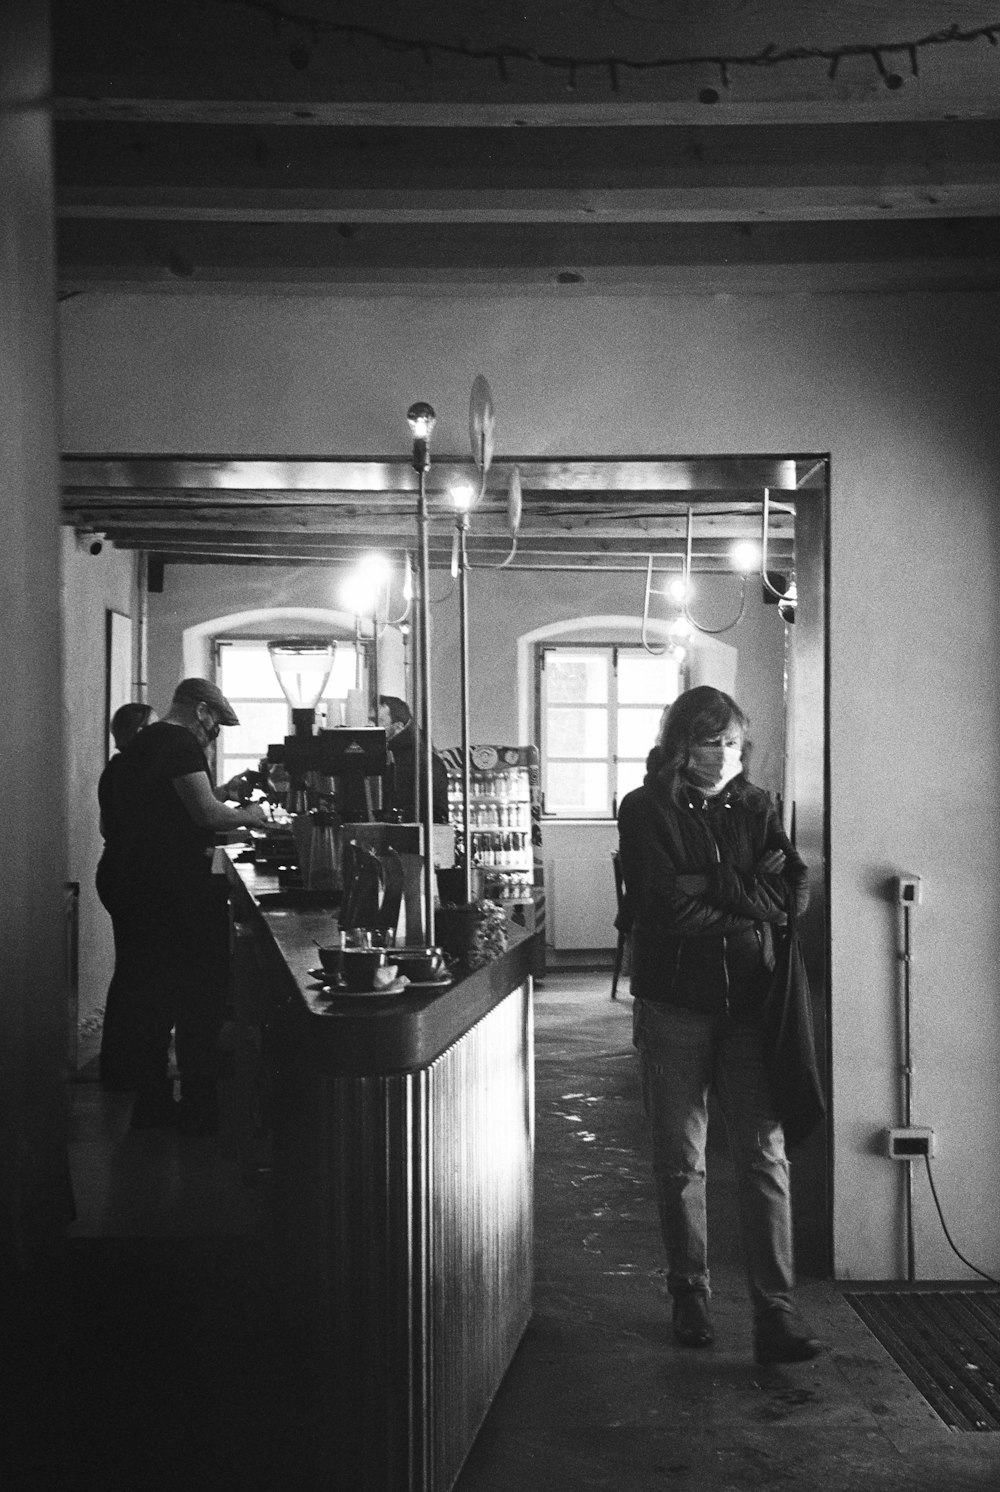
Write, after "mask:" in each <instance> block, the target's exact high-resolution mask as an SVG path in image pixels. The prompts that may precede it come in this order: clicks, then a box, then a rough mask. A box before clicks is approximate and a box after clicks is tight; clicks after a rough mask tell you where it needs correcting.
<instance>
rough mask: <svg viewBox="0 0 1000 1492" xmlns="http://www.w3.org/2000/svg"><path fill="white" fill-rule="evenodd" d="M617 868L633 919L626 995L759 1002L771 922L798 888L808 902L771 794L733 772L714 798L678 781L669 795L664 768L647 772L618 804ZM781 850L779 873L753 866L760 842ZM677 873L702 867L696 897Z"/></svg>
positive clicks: (734, 1005) (769, 959)
mask: <svg viewBox="0 0 1000 1492" xmlns="http://www.w3.org/2000/svg"><path fill="white" fill-rule="evenodd" d="M618 833H619V840H620V849H621V859H622V870H623V873H624V878H625V894H626V899H627V907H628V914H629V916H630V917H631V919H632V993H633V995H635V996H636V997H637V998H639V999H644V1000H655V1001H662V1002H664V1003H666V1004H670V1005H679V1006H683V1007H685V1008H686V1009H689V1010H698V1011H703V1012H705V1013H707V1014H721V1013H723V1012H725V1011H729V1012H731V1013H732V1014H740V1013H742V1012H745V1011H747V1010H749V1009H753V1008H759V1005H760V1002H761V1001H762V999H763V996H764V992H765V990H766V988H767V984H768V979H769V974H770V971H771V970H773V968H774V940H773V936H772V932H771V926H772V924H775V923H783V922H784V921H785V911H786V907H787V906H788V905H789V899H790V898H791V897H792V896H794V897H795V899H796V904H797V906H798V909H799V910H803V909H804V908H805V905H806V902H807V900H808V871H807V869H806V866H805V863H804V862H803V860H802V859H801V857H800V856H799V855H798V854H797V853H796V851H795V849H794V848H793V846H792V844H791V842H790V841H789V839H788V837H787V835H786V834H785V832H784V830H783V829H782V827H781V822H780V820H779V818H778V813H777V810H776V808H775V806H774V804H773V802H772V801H771V798H770V797H769V796H768V794H767V793H765V792H763V791H762V790H761V789H760V788H757V787H753V786H752V785H751V784H750V783H748V782H747V781H746V780H745V778H743V777H742V776H741V777H737V778H736V779H735V780H734V781H733V782H731V783H730V784H729V785H728V787H727V788H725V789H724V790H723V792H722V793H720V794H719V795H718V797H714V798H705V797H703V796H702V794H701V793H699V792H698V791H697V790H696V789H694V788H683V789H682V791H681V802H680V804H679V805H678V804H675V803H673V802H672V801H671V798H670V795H669V793H668V790H667V782H666V778H665V776H663V775H658V776H656V775H653V776H650V775H647V778H646V781H645V782H644V783H643V785H642V787H640V788H636V789H635V790H634V791H633V792H631V793H628V794H627V795H626V796H625V797H624V798H623V799H622V802H621V806H620V808H619V810H618ZM773 849H780V850H783V851H784V853H785V856H786V862H785V869H784V871H783V873H782V874H781V875H764V874H761V873H758V872H757V871H756V870H755V869H754V867H755V865H756V864H757V862H758V861H759V859H760V857H761V856H762V855H763V854H764V853H765V851H766V850H773ZM681 875H704V876H705V877H707V888H706V890H705V891H704V892H703V893H701V894H699V895H689V894H687V893H685V892H683V891H682V890H681V889H680V887H679V886H678V884H677V877H678V876H681Z"/></svg>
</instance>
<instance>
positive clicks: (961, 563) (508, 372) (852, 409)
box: [62, 292, 1000, 1277]
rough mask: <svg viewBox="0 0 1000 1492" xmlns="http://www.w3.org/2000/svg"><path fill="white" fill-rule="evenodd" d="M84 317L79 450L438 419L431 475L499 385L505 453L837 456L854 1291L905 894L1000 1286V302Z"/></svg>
mask: <svg viewBox="0 0 1000 1492" xmlns="http://www.w3.org/2000/svg"><path fill="white" fill-rule="evenodd" d="M62 314H63V333H64V380H65V444H66V446H67V447H68V448H76V449H80V450H92V451H98V450H115V449H120V450H134V451H156V450H160V451H204V452H210V451H225V450H233V451H245V452H251V451H254V452H275V453H280V452H289V453H294V452H303V453H310V452H315V453H323V452H329V453H335V454H338V453H339V454H380V453H383V452H400V453H402V452H405V450H406V449H407V446H408V434H407V431H406V429H405V425H404V413H405V410H406V408H407V406H408V405H409V403H410V402H411V401H412V400H414V399H417V398H424V399H429V400H430V401H431V402H432V403H433V404H434V406H435V408H436V409H437V411H438V416H439V423H438V427H437V430H436V431H435V444H436V448H437V449H438V450H439V451H442V452H456V453H464V451H465V450H466V448H467V419H468V397H469V389H470V386H471V383H472V379H473V377H474V376H475V375H476V374H477V373H480V372H483V373H485V374H486V375H487V377H488V378H489V380H490V383H491V386H492V389H493V395H494V402H495V405H496V408H497V411H498V432H497V437H498V450H499V451H500V452H502V453H504V454H538V455H544V454H555V455H574V454H580V455H586V454H604V453H608V454H615V453H620V454H631V453H638V454H642V453H662V452H673V453H688V452H690V453H695V454H698V453H712V454H724V453H745V452H768V453H780V454H787V453H793V452H830V453H831V456H832V472H833V486H832V512H831V566H832V572H831V588H830V646H831V664H832V666H831V678H830V773H831V863H830V869H831V918H832V921H831V937H832V975H833V985H832V1003H833V1023H832V1041H833V1062H834V1090H833V1104H834V1140H835V1166H834V1186H835V1199H834V1206H835V1257H836V1267H837V1270H838V1272H839V1273H840V1274H842V1275H845V1276H852V1277H892V1276H894V1275H895V1274H897V1273H898V1271H899V1267H900V1258H901V1254H900V1232H899V1197H898V1181H899V1176H898V1172H897V1171H896V1170H894V1169H893V1168H892V1166H891V1165H890V1164H889V1163H888V1162H887V1161H884V1160H882V1159H880V1158H879V1157H878V1156H877V1155H876V1154H874V1153H873V1141H874V1137H875V1136H876V1134H877V1133H878V1131H879V1130H880V1129H881V1128H882V1127H883V1126H885V1125H886V1124H887V1123H890V1122H892V1121H893V1120H894V1119H895V1116H896V1081H897V1077H896V1067H897V1054H896V1047H895V1018H894V1000H895V993H896V977H897V970H896V963H895V960H894V958H893V933H894V927H893V921H892V918H893V913H892V910H891V908H890V906H889V904H888V903H887V901H886V900H885V895H884V883H885V878H886V877H887V876H888V875H890V874H891V873H892V872H893V871H895V870H902V869H906V870H914V871H918V872H920V873H921V874H922V875H923V876H924V877H925V886H926V905H925V906H924V907H923V908H922V909H921V911H920V913H919V914H918V921H917V926H916V934H915V935H916V945H917V953H918V960H919V961H918V964H917V966H916V969H915V984H914V996H915V1010H914V1040H915V1052H916V1060H917V1066H918V1076H917V1107H916V1114H915V1117H916V1118H917V1119H918V1120H920V1121H923V1122H927V1123H932V1124H933V1125H934V1126H935V1128H936V1129H937V1131H938V1133H939V1158H938V1161H937V1178H938V1184H939V1188H940V1192H941V1195H942V1200H943V1203H944V1206H945V1208H946V1213H947V1216H948V1219H949V1223H950V1226H951V1229H952V1232H953V1235H954V1236H955V1238H956V1241H958V1242H959V1244H960V1246H961V1247H962V1249H963V1251H964V1252H965V1253H966V1254H967V1255H968V1256H969V1257H970V1258H971V1259H973V1260H974V1261H976V1262H977V1263H979V1264H980V1265H981V1267H983V1268H985V1269H987V1270H990V1271H991V1272H993V1273H996V1271H997V1270H998V1269H1000V1220H998V1215H997V1210H996V1207H995V1206H994V1205H991V1204H990V1201H989V1199H991V1198H993V1199H995V1197H996V1195H997V1194H998V1191H1000V1085H998V1083H997V1069H998V1059H1000V1017H998V1007H997V999H996V993H997V992H996V982H997V975H996V969H997V962H998V960H997V952H998V949H997V943H998V932H1000V908H998V897H997V884H998V865H997V834H996V816H997V815H996V809H995V807H994V803H993V797H994V782H995V779H996V768H997V760H996V758H997V713H998V708H997V707H998V689H997V685H998V679H997V665H996V661H995V657H996V645H997V615H996V601H995V590H996V586H995V569H996V546H997V534H996V528H997V518H996V516H995V515H996V512H997V508H996V502H995V490H996V486H997V482H998V478H1000V425H998V422H997V419H996V410H997V407H998V402H1000V400H998V395H1000V355H998V351H997V348H998V346H1000V337H998V331H1000V297H997V296H995V295H972V294H970V295H940V296H935V295H930V294H912V295H900V296H895V297H884V296H879V297H876V296H857V297H850V296H831V297H828V298H821V299H809V298H797V297H795V298H778V297H774V298H766V297H762V298H749V297H748V298H739V299H734V298H728V297H716V298H693V297H692V298H687V297H677V298H662V299H657V298H652V297H640V296H636V297H629V296H624V295H622V296H618V297H601V296H593V297H583V298H578V297H577V296H576V295H575V294H573V293H572V292H568V293H566V294H559V293H556V294H552V295H542V294H539V295H537V296H532V297H530V298H518V297H513V296H512V297H509V298H505V297H501V296H497V297H496V298H476V297H468V298H458V299H449V298H444V297H442V298H440V299H437V298H434V297H425V298H421V299H419V300H414V301H407V300H405V299H403V298H400V297H393V298H386V299H385V300H382V301H380V300H377V299H373V300H366V299H363V298H343V299H328V300H324V299H311V298H303V299H301V300H296V299H292V298H282V299H274V300H267V299H264V298H246V299H226V298H222V297H218V298H212V297H207V298H191V299H182V298H159V297H155V296H136V297H131V298H130V297H127V296H121V297H119V296H114V297H107V298H102V297H80V298H77V299H75V300H73V301H70V302H67V303H66V304H65V305H64V306H63V307H62ZM587 609H588V610H591V609H592V610H595V611H596V610H601V609H605V608H602V607H599V606H596V605H595V606H593V607H590V606H588V608H587ZM608 609H613V608H608ZM512 625H515V626H517V625H518V624H517V623H516V622H512ZM916 1221H917V1258H918V1270H919V1272H920V1274H921V1275H923V1276H925V1277H953V1276H956V1275H961V1274H962V1273H964V1270H963V1267H962V1266H961V1265H960V1264H959V1263H958V1261H957V1260H956V1259H955V1258H954V1256H953V1255H952V1254H951V1253H950V1251H949V1250H948V1247H947V1244H946V1243H945V1241H944V1238H943V1236H942V1233H941V1230H940V1227H939V1225H938V1223H937V1220H936V1216H935V1214H934V1212H933V1208H932V1204H931V1201H930V1198H929V1196H928V1195H927V1193H926V1188H925V1187H924V1186H923V1185H922V1183H921V1182H920V1179H919V1178H918V1185H917V1219H916Z"/></svg>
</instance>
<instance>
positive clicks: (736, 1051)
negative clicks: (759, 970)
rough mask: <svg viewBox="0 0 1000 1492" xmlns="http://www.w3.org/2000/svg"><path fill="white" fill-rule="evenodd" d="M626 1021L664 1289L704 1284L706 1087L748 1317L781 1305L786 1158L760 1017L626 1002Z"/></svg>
mask: <svg viewBox="0 0 1000 1492" xmlns="http://www.w3.org/2000/svg"><path fill="white" fill-rule="evenodd" d="M633 1019H634V1025H635V1044H636V1046H637V1048H638V1050H639V1058H640V1064H641V1072H642V1090H643V1104H644V1107H645V1110H646V1114H647V1116H648V1118H649V1121H650V1124H651V1127H652V1140H653V1175H654V1181H655V1186H656V1204H657V1208H658V1210H659V1214H660V1228H661V1231H662V1233H663V1243H664V1247H665V1248H666V1251H667V1265H668V1272H667V1284H668V1288H669V1290H670V1293H671V1294H672V1295H677V1294H680V1293H682V1292H684V1291H686V1290H705V1291H707V1290H708V1289H709V1271H708V1221H707V1215H706V1209H705V1141H706V1137H707V1133H708V1094H709V1089H712V1090H714V1092H715V1094H716V1097H717V1098H718V1101H719V1106H720V1108H721V1110H722V1113H723V1115H724V1117H725V1121H726V1128H727V1130H728V1132H729V1146H730V1150H731V1152H732V1157H733V1163H734V1166H735V1171H736V1196H737V1206H738V1209H739V1226H740V1235H741V1240H742V1244H743V1254H744V1262H745V1265H746V1271H747V1280H748V1284H749V1288H750V1298H751V1301H752V1303H753V1309H754V1315H755V1316H756V1317H760V1316H761V1315H762V1314H763V1313H764V1312H765V1311H768V1310H774V1309H778V1310H785V1311H787V1310H790V1309H791V1291H792V1288H793V1284H794V1270H793V1262H792V1212H791V1195H790V1190H789V1179H788V1161H787V1159H786V1157H785V1140H784V1135H783V1133H782V1129H781V1124H780V1122H779V1120H778V1119H777V1118H776V1117H775V1114H774V1105H773V1104H772V1102H771V1096H770V1092H769V1089H768V1084H767V1078H766V1075H765V1072H764V1063H763V1054H762V1047H761V1032H760V1026H759V1024H758V1023H757V1022H756V1021H754V1020H752V1019H749V1020H741V1021H734V1020H732V1019H730V1018H729V1017H726V1016H719V1017H716V1016H709V1015H702V1014H699V1013H698V1012H697V1011H692V1010H684V1009H682V1008H680V1007H678V1006H674V1005H662V1004H658V1003H654V1002H653V1001H650V1000H636V1001H635V1006H634V1014H633Z"/></svg>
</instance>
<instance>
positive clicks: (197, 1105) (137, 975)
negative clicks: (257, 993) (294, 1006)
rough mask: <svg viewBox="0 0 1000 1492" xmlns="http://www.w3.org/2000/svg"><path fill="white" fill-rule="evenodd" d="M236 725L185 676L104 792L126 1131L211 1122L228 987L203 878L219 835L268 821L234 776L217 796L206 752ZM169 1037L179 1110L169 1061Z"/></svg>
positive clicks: (203, 687)
mask: <svg viewBox="0 0 1000 1492" xmlns="http://www.w3.org/2000/svg"><path fill="white" fill-rule="evenodd" d="M238 724H239V720H238V718H237V716H236V712H235V711H234V710H233V708H232V706H231V705H230V703H229V701H228V700H227V699H226V698H225V696H224V695H223V693H222V691H221V690H220V689H219V688H218V687H217V686H216V685H215V684H213V683H212V682H211V681H210V680H208V679H199V678H190V679H183V680H182V681H181V683H180V684H178V686H177V688H176V689H175V691H174V695H173V699H172V701H171V704H170V709H169V710H168V711H167V713H166V715H165V716H164V717H163V719H162V720H160V721H157V722H156V723H154V724H152V725H148V726H147V727H146V728H145V729H144V730H143V731H141V732H140V733H139V734H138V735H136V736H135V737H134V738H133V740H132V741H130V743H129V744H128V745H127V746H126V748H125V750H124V751H123V752H122V753H121V757H120V759H119V763H118V766H117V768H116V770H115V773H114V778H113V782H112V790H111V794H110V799H111V802H110V815H111V819H112V821H113V823H114V835H115V892H114V896H115V904H116V906H117V909H118V911H117V916H118V919H119V922H120V924H121V927H122V929H123V939H124V941H125V943H126V947H127V958H128V968H129V975H130V981H131V993H132V995H133V998H134V1009H135V1016H136V1019H135V1023H134V1025H135V1048H136V1077H137V1092H136V1098H135V1104H134V1107H133V1110H132V1126H133V1128H135V1129H150V1128H155V1127H158V1126H161V1125H174V1124H179V1127H180V1128H181V1130H182V1132H184V1133H187V1134H194V1135H200V1134H210V1133H212V1132H213V1131H214V1130H215V1129H216V1128H217V1124H218V1120H217V1114H216V1091H215V1090H216V1065H217V1046H218V1036H219V1031H220V1029H221V1025H222V1018H223V1014H224V998H225V991H226V979H227V956H228V919H227V913H226V902H225V888H224V885H222V884H221V883H220V879H219V878H217V877H214V876H213V875H212V874H211V856H212V850H213V847H214V843H215V835H216V834H217V833H219V832H220V831H225V830H228V829H236V828H243V827H247V826H249V825H263V824H264V823H266V816H265V813H264V810H263V809H262V808H260V807H259V806H258V805H257V804H245V805H242V806H238V807H237V806H230V805H229V804H227V803H226V802H225V801H223V800H224V799H226V798H231V799H237V798H239V797H240V796H241V788H242V778H234V779H233V780H232V781H231V782H227V783H225V784H224V785H223V786H221V787H219V788H213V786H212V783H211V779H210V776H209V767H208V760H207V757H206V755H205V753H206V750H207V749H208V748H209V747H210V746H211V744H212V742H214V741H215V739H216V737H217V736H218V734H219V731H220V729H221V728H222V727H223V726H226V725H238ZM171 1032H173V1033H174V1040H175V1049H176V1058H177V1068H178V1072H179V1075H180V1106H179V1108H178V1106H177V1105H175V1103H174V1094H173V1083H172V1080H171V1078H170V1077H169V1069H168V1060H169V1049H170V1037H171Z"/></svg>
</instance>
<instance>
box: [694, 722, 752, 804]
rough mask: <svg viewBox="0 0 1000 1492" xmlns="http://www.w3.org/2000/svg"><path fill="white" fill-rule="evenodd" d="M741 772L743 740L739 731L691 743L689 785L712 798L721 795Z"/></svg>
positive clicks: (725, 732)
mask: <svg viewBox="0 0 1000 1492" xmlns="http://www.w3.org/2000/svg"><path fill="white" fill-rule="evenodd" d="M742 770H743V736H742V733H741V732H740V731H739V730H736V729H731V730H725V731H721V732H720V733H719V734H718V735H716V736H710V737H709V738H708V740H707V741H695V742H692V744H691V746H690V747H689V748H688V760H687V771H686V776H687V778H688V781H689V782H691V783H693V784H694V786H695V787H696V788H698V790H699V792H702V793H705V794H707V795H708V796H709V797H711V796H712V795H713V794H715V793H721V791H722V789H723V788H724V787H725V785H726V783H727V782H732V780H733V778H734V777H738V776H739V775H740V773H741V772H742Z"/></svg>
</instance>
